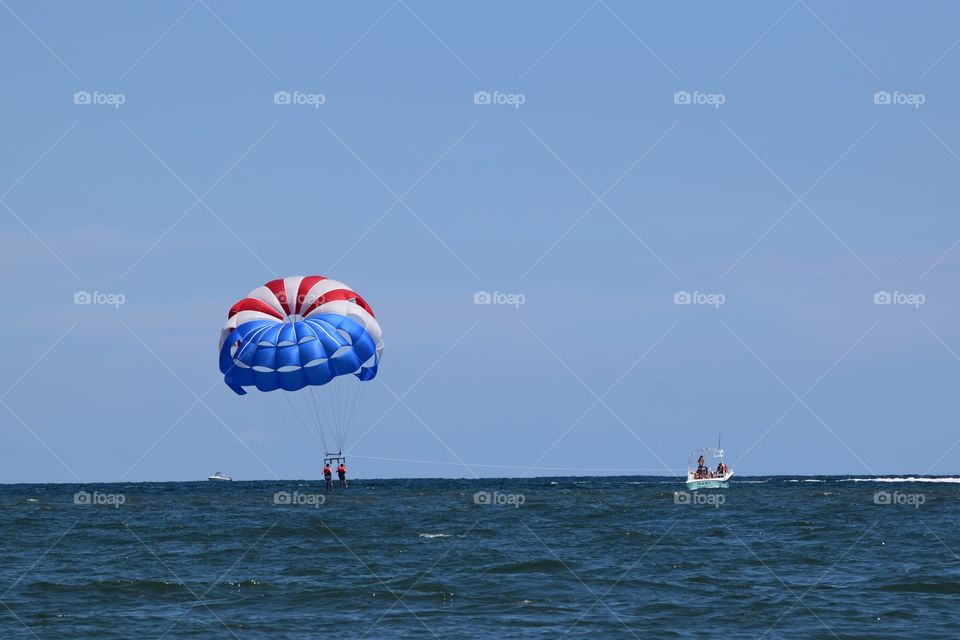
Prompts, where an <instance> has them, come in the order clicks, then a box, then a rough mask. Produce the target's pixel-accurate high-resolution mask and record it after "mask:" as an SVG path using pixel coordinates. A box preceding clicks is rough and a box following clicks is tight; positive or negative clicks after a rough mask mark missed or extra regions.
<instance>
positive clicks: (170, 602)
mask: <svg viewBox="0 0 960 640" xmlns="http://www.w3.org/2000/svg"><path fill="white" fill-rule="evenodd" d="M884 480H885V481H884ZM958 530H960V479H939V480H933V479H929V478H915V479H909V480H903V479H899V480H897V479H892V478H888V479H873V480H868V479H859V481H854V479H853V478H849V477H846V478H841V477H814V478H785V477H773V478H734V481H733V483H732V486H731V488H730V489H728V490H724V491H714V492H700V493H698V494H690V493H685V492H683V485H682V483H681V482H680V481H679V480H677V479H675V478H653V477H640V478H637V477H619V478H610V477H602V478H583V477H580V478H536V479H484V480H446V479H424V480H362V479H358V480H354V481H352V482H351V485H350V487H349V488H347V489H343V490H336V491H334V492H333V493H331V494H329V495H325V494H324V493H323V483H322V482H316V481H283V482H280V481H277V482H273V481H271V482H232V483H228V482H221V483H215V482H196V483H181V482H176V483H136V484H91V485H64V484H50V485H36V484H31V485H3V486H0V594H2V595H0V638H3V639H4V640H8V639H11V640H12V639H24V640H28V639H36V638H42V639H46V638H56V639H73V638H84V639H88V638H97V639H107V638H170V639H174V638H271V639H273V638H350V639H351V640H359V639H360V638H588V637H589V638H594V639H596V638H641V639H643V640H647V639H650V638H691V637H699V638H706V637H710V638H723V639H730V638H771V639H772V638H841V639H847V638H871V639H876V638H896V639H898V640H906V639H911V638H947V637H950V638H956V637H958V636H960V555H958V554H960V536H958V535H957V532H958Z"/></svg>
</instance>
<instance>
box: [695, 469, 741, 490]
mask: <svg viewBox="0 0 960 640" xmlns="http://www.w3.org/2000/svg"><path fill="white" fill-rule="evenodd" d="M732 476H733V472H732V471H731V472H730V473H728V474H727V475H725V476H717V477H716V478H695V477H694V474H692V473H691V474H689V475H687V490H689V491H697V490H699V489H728V488H730V478H731V477H732Z"/></svg>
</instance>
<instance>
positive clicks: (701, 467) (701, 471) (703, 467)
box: [696, 456, 710, 478]
mask: <svg viewBox="0 0 960 640" xmlns="http://www.w3.org/2000/svg"><path fill="white" fill-rule="evenodd" d="M709 474H710V469H708V468H707V464H706V463H705V462H704V461H703V456H700V458H699V459H698V460H697V476H696V477H697V478H705V477H707V476H708V475H709Z"/></svg>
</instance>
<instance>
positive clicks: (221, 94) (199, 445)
mask: <svg viewBox="0 0 960 640" xmlns="http://www.w3.org/2000/svg"><path fill="white" fill-rule="evenodd" d="M0 5H2V6H0V56H2V58H3V59H4V60H6V61H7V63H6V64H4V65H3V67H2V70H0V73H2V81H3V86H4V100H3V101H2V102H0V114H2V116H3V117H2V123H3V124H2V125H0V135H2V148H3V153H2V154H0V265H2V269H3V273H4V276H5V277H4V281H5V287H6V294H5V295H4V296H3V302H2V304H3V310H4V318H5V328H6V332H5V333H6V336H7V337H6V340H5V341H4V350H3V351H4V355H3V363H4V365H3V367H2V368H0V400H2V404H0V429H2V437H3V446H2V447H0V482H73V481H77V480H81V481H84V482H87V481H116V480H134V481H135V480H191V479H198V478H203V477H205V476H206V475H207V474H209V473H211V472H212V471H213V470H215V469H221V470H224V471H227V472H229V473H231V474H233V476H234V477H235V478H238V479H260V478H274V477H283V478H303V477H316V476H317V475H318V464H319V457H320V452H319V451H318V449H317V447H316V446H315V445H314V444H313V443H312V442H311V441H310V440H309V439H308V438H306V437H305V435H304V434H303V433H302V432H301V431H300V430H298V429H297V428H295V427H294V426H292V425H290V424H288V423H287V420H286V419H285V418H284V417H283V416H281V415H277V414H274V413H272V412H271V411H269V410H268V408H266V407H264V406H263V405H261V404H259V403H255V402H251V401H250V398H249V397H243V398H241V397H238V396H236V395H235V394H234V393H233V392H232V391H230V390H229V389H228V388H227V387H226V386H225V385H223V384H222V381H220V382H218V380H220V378H221V377H220V375H219V371H218V369H217V352H216V347H217V344H216V343H217V338H218V335H219V330H220V327H221V325H222V323H223V321H224V319H225V316H226V311H227V309H229V307H230V305H231V304H232V303H233V302H235V301H236V300H238V299H240V298H241V297H243V296H244V295H245V294H246V293H247V292H248V291H249V290H251V289H253V288H254V287H256V286H258V285H260V284H262V283H264V282H266V281H267V280H270V279H272V278H274V277H282V276H286V275H296V274H303V275H306V274H315V273H318V274H325V275H328V276H331V277H335V278H337V279H340V280H343V281H345V282H347V283H349V284H350V285H352V286H353V287H354V288H355V289H357V290H358V291H359V292H360V293H361V294H362V295H363V296H364V297H365V298H366V299H367V300H368V301H369V302H370V303H371V305H372V306H373V308H374V309H375V310H376V312H377V317H378V319H379V320H380V322H381V324H382V326H383V329H384V338H385V342H386V352H385V357H384V361H383V365H382V367H381V370H380V375H379V376H378V378H377V380H375V381H373V382H372V383H370V386H369V388H368V389H367V390H366V393H365V396H364V404H363V406H362V407H361V409H360V411H359V412H358V415H357V419H356V423H355V424H354V426H353V427H352V431H351V433H352V434H353V438H352V440H348V442H351V443H352V444H348V452H349V463H350V466H351V472H352V474H353V475H355V476H359V477H398V476H452V477H473V476H519V475H554V474H593V473H652V474H658V473H669V472H672V473H677V472H679V471H680V470H681V469H682V468H683V467H684V466H685V464H686V454H687V451H688V450H689V449H691V448H693V447H699V446H707V445H710V444H712V443H713V442H714V441H715V439H716V437H717V432H718V431H721V430H722V431H723V434H724V436H723V437H724V444H725V446H726V448H727V450H728V453H729V461H731V462H733V463H734V466H735V468H736V469H737V471H738V472H739V473H741V474H749V475H763V474H773V473H796V474H814V473H837V474H844V473H857V474H869V473H877V474H886V473H937V474H949V473H957V472H958V471H960V469H958V466H957V465H956V464H955V462H954V460H955V459H956V458H957V457H958V456H960V447H957V448H955V445H956V444H957V438H958V437H960V432H958V430H957V427H956V425H957V420H956V415H957V402H958V401H957V395H956V393H955V388H956V386H957V383H958V381H960V355H958V354H960V330H958V325H957V322H956V319H957V316H958V311H960V304H958V300H957V286H956V285H957V276H958V269H960V248H955V247H954V245H955V244H956V243H957V240H958V238H960V216H958V215H957V201H958V195H960V186H958V185H960V181H958V177H960V155H958V153H960V122H958V120H957V118H956V115H955V114H956V105H957V103H958V99H960V95H958V89H957V85H956V82H955V81H954V79H955V78H956V77H957V73H958V71H960V46H957V43H958V39H960V30H958V28H957V26H956V25H957V24H958V17H960V9H958V8H957V7H956V5H955V4H951V3H947V2H929V3H922V4H916V3H894V2H884V3H843V4H842V5H837V4H836V3H826V2H813V1H808V2H792V3H791V2H753V3H744V4H738V5H736V8H735V9H731V8H730V7H729V6H727V5H722V6H721V5H717V4H713V3H693V4H688V3H683V4H680V3H660V4H656V5H653V4H651V5H647V4H644V5H642V6H640V5H638V4H637V3H628V2H618V1H615V0H607V1H602V2H594V3H589V2H570V3H562V4H558V3H545V2H530V3H521V4H517V3H507V2H489V3H474V4H463V3H445V2H417V1H415V0H407V1H406V2H403V1H401V2H392V3H391V2H387V1H384V2H367V3H349V4H347V3H343V4H317V3H296V2H291V3H283V4H282V5H279V6H272V7H270V9H269V11H266V10H265V9H263V8H255V7H253V6H238V5H237V4H236V3H227V2H220V1H213V0H206V1H198V2H193V3H191V2H188V1H184V2H168V3H158V4H155V5H149V6H140V5H138V6H133V5H125V4H118V3H82V4H76V3H61V4H58V5H57V8H56V10H51V9H50V7H49V6H47V5H44V6H40V5H37V4H36V3H30V2H23V1H17V0H5V1H4V2H3V3H0ZM284 91H285V92H289V93H291V94H293V95H295V96H297V98H296V99H298V100H300V101H301V102H304V103H305V104H276V103H275V101H274V94H275V93H276V92H284ZM77 92H86V94H89V98H90V99H89V101H90V102H91V103H93V104H82V103H83V102H84V100H85V99H86V98H85V95H86V94H83V93H81V94H80V96H79V97H77V98H76V101H79V102H80V103H81V104H77V103H76V102H75V94H77ZM478 92H488V93H489V94H490V96H491V100H490V102H491V104H483V102H484V96H483V95H482V94H481V95H480V96H476V97H475V94H477V93H478ZM878 92H880V93H879V95H877V94H878ZM304 96H305V97H304ZM688 98H689V99H688ZM320 102H322V104H317V103H320ZM477 102H480V104H478V103H477ZM117 103H122V104H117ZM311 103H312V104H311ZM518 103H520V104H518ZM951 114H952V115H951ZM79 291H89V292H94V291H96V292H99V293H106V294H121V295H122V296H123V298H124V303H123V304H122V305H119V306H118V307H114V306H110V305H105V304H91V305H77V304H74V294H76V293H77V292H79ZM479 291H488V292H494V291H496V292H500V293H507V294H522V296H523V300H524V303H523V304H522V305H520V306H516V307H515V306H509V305H497V304H491V305H477V304H474V294H475V293H477V292H479ZM680 292H689V293H690V294H691V295H692V294H694V293H695V292H696V293H697V294H700V295H698V296H696V297H694V303H693V304H676V303H675V296H676V295H677V294H678V293H680ZM878 292H889V293H890V294H894V293H895V292H896V293H898V294H899V295H897V296H893V295H891V298H890V301H891V303H890V304H875V301H874V297H875V294H877V293H878ZM708 296H713V297H708ZM692 297H693V296H692ZM681 299H682V298H681ZM883 300H884V298H882V297H881V301H883ZM710 301H712V302H713V303H715V304H712V305H711V304H696V302H710ZM718 302H722V304H716V303H718ZM398 398H399V399H398ZM364 432H366V434H365V435H363V437H362V438H361V437H360V436H361V434H364ZM417 461H419V462H417ZM591 470H594V471H591ZM596 470H600V471H596ZM604 470H605V471H604Z"/></svg>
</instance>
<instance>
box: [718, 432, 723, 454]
mask: <svg viewBox="0 0 960 640" xmlns="http://www.w3.org/2000/svg"><path fill="white" fill-rule="evenodd" d="M722 435H723V432H722V431H719V432H717V449H718V450H719V449H720V436H722Z"/></svg>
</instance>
